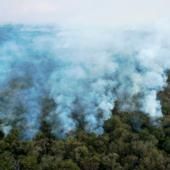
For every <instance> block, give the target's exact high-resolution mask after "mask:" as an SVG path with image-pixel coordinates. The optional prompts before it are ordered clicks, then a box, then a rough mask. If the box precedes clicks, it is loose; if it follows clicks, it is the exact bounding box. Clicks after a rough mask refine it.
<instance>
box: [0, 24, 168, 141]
mask: <svg viewBox="0 0 170 170" xmlns="http://www.w3.org/2000/svg"><path fill="white" fill-rule="evenodd" d="M169 49H170V39H169V34H168V31H167V30H166V29H148V30H137V29H136V30H133V31H131V30H122V31H120V30H119V31H117V30H112V29H107V30H105V29H100V30H97V29H88V28H86V29H80V28H79V29H64V28H60V27H57V26H54V27H52V26H49V27H43V26H22V25H4V26H1V27H0V121H1V124H0V127H1V129H2V130H3V131H4V133H6V134H7V133H9V131H10V130H11V128H12V127H17V128H20V129H22V131H23V135H24V136H25V137H26V138H32V137H34V136H35V134H36V133H37V132H38V131H39V128H40V124H41V121H42V120H43V121H46V122H47V123H49V124H50V125H51V127H52V133H53V134H55V135H57V136H65V135H66V134H67V133H69V132H71V131H74V130H76V128H77V126H78V124H79V120H80V119H81V120H82V121H83V122H84V125H85V129H86V130H87V131H88V132H95V133H97V134H101V133H102V132H103V123H104V121H105V120H107V119H109V118H110V117H111V114H112V110H113V108H114V104H115V102H116V101H119V103H120V104H119V107H120V108H119V109H120V110H123V111H141V112H143V113H145V114H148V115H150V117H152V118H157V117H160V116H162V112H161V104H160V101H159V100H158V99H157V93H158V92H159V91H161V90H163V88H164V87H165V86H166V80H167V74H166V73H167V71H168V69H170V51H169ZM46 98H48V99H50V100H52V101H53V102H54V107H53V108H51V109H49V111H47V113H44V112H43V107H44V104H43V103H44V100H45V99H46Z"/></svg>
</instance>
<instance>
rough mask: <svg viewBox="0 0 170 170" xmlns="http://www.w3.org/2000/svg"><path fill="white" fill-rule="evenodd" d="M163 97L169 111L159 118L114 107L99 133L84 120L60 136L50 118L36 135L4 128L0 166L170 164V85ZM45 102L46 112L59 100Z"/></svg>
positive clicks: (144, 167) (123, 168)
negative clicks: (25, 137) (87, 128)
mask: <svg viewBox="0 0 170 170" xmlns="http://www.w3.org/2000/svg"><path fill="white" fill-rule="evenodd" d="M159 97H160V99H161V102H162V106H163V107H162V110H163V113H164V117H162V118H161V119H159V120H157V122H158V123H156V124H155V123H152V120H151V119H150V118H149V117H148V116H147V115H145V114H143V113H137V112H136V113H129V112H124V113H122V112H119V111H118V110H117V109H116V108H115V109H114V110H113V115H112V117H111V118H110V119H109V120H107V121H106V122H105V124H104V134H103V135H100V136H97V135H95V134H93V133H90V134H89V133H86V132H85V131H83V130H82V128H81V126H80V128H79V129H78V130H77V132H75V133H72V134H70V135H68V137H67V138H65V139H57V138H55V137H54V136H53V135H52V134H51V133H50V131H51V127H50V126H49V125H48V124H47V123H46V122H42V123H41V128H40V130H41V131H40V132H39V134H37V136H36V137H35V138H34V139H33V140H31V141H24V140H21V136H20V134H21V132H20V131H19V130H18V129H16V128H15V129H12V131H11V132H10V134H8V135H7V136H5V135H4V134H3V133H2V131H0V170H170V85H169V86H168V87H167V88H166V89H165V91H164V92H161V93H160V94H159ZM43 105H44V108H43V113H44V116H46V114H48V111H50V110H51V109H53V106H54V103H53V102H52V101H50V100H48V99H44V103H43ZM82 127H83V126H82Z"/></svg>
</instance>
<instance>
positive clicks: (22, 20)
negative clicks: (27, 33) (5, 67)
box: [0, 0, 170, 27]
mask: <svg viewBox="0 0 170 170" xmlns="http://www.w3.org/2000/svg"><path fill="white" fill-rule="evenodd" d="M169 7H170V1H167V0H150V1H147V0H126V1H123V0H120V1H115V0H113V1H111V0H106V1H103V0H99V1H97V0H93V1H90V0H86V1H85V0H71V1H69V2H67V1H66V0H41V1H40V0H37V1H36V2H35V1H33V0H29V1H28V0H13V1H12V2H11V1H10V0H0V24H1V25H2V24H29V25H30V24H42V25H45V24H50V25H52V24H57V25H69V26H77V25H78V26H79V25H83V26H100V27H115V26H116V27H119V26H132V27H133V26H140V25H153V24H156V23H157V22H160V21H161V22H162V20H163V21H164V20H165V21H164V22H166V20H167V21H168V20H169V19H170V10H169Z"/></svg>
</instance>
